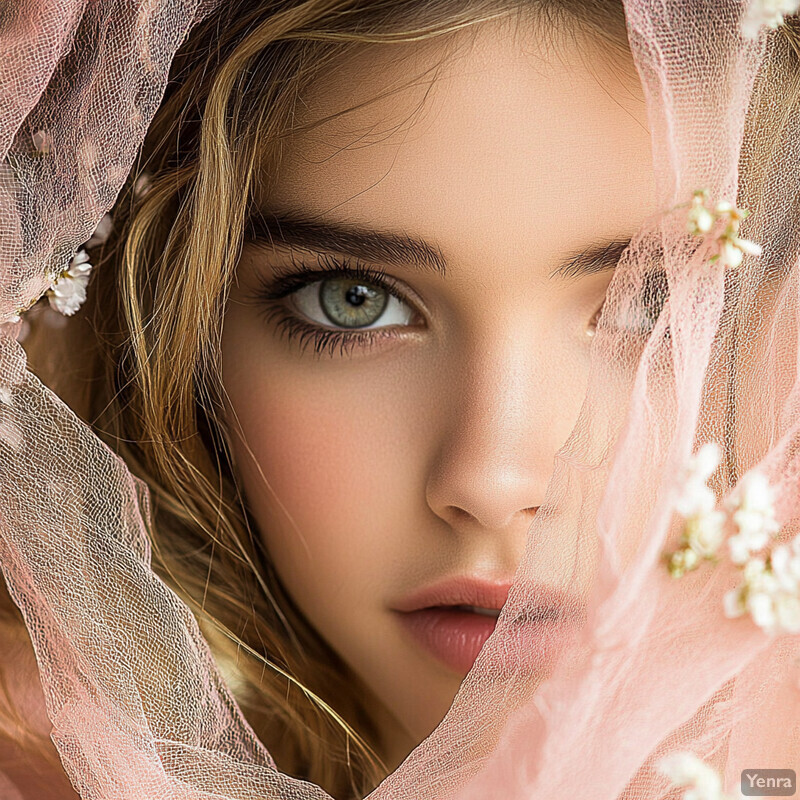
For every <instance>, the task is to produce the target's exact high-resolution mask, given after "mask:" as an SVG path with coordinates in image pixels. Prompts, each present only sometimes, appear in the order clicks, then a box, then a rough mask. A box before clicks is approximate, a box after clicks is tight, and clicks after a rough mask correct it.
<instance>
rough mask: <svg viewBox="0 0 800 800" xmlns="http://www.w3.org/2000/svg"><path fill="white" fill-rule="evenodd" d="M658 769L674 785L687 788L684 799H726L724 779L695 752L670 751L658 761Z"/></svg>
mask: <svg viewBox="0 0 800 800" xmlns="http://www.w3.org/2000/svg"><path fill="white" fill-rule="evenodd" d="M658 769H659V771H660V772H661V773H662V774H663V775H666V777H667V778H669V779H670V781H672V783H673V785H675V786H678V787H680V788H686V789H687V791H686V792H684V794H683V797H684V800H724V797H725V795H723V793H722V779H721V778H720V776H719V775H718V774H717V772H716V771H715V770H714V769H712V768H711V767H709V766H708V764H706V763H705V762H704V761H702V760H701V759H699V758H698V757H697V756H696V755H695V754H694V753H689V752H685V751H681V752H676V753H670V754H669V755H668V756H664V757H663V758H662V759H661V760H660V761H659V762H658Z"/></svg>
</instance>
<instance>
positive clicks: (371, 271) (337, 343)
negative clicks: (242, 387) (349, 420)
mask: <svg viewBox="0 0 800 800" xmlns="http://www.w3.org/2000/svg"><path fill="white" fill-rule="evenodd" d="M314 261H315V266H310V265H309V264H308V263H306V262H305V261H298V260H296V259H295V257H294V255H292V257H291V264H292V269H291V271H289V272H287V273H286V274H283V275H279V276H277V277H274V278H267V277H266V276H263V275H261V276H260V277H259V285H258V288H257V289H256V298H257V300H258V301H259V302H260V303H262V304H263V313H264V315H265V317H266V319H267V321H268V322H274V323H275V324H276V326H277V328H278V331H279V332H280V333H281V334H282V335H283V336H285V337H286V338H287V339H288V340H290V341H293V340H294V341H297V342H298V344H299V346H300V349H301V352H305V351H306V349H308V347H309V346H313V349H314V352H315V353H316V354H317V355H323V354H327V355H330V356H335V355H336V354H337V353H338V354H339V355H341V356H344V355H349V354H351V353H352V351H353V348H355V347H365V348H367V349H369V348H371V347H373V346H374V345H375V344H377V343H378V342H379V341H381V340H383V341H386V340H390V339H396V338H397V337H398V335H399V334H398V330H397V328H396V327H394V328H393V327H391V326H386V327H383V328H369V329H364V330H357V329H353V330H339V329H337V328H324V327H322V326H319V325H316V324H315V323H312V322H306V321H305V320H304V319H302V318H301V317H299V316H298V315H297V314H295V313H292V312H291V311H290V310H289V309H288V308H287V307H286V306H285V305H282V304H281V303H280V301H281V300H283V299H284V298H286V297H288V296H289V295H291V294H292V293H294V292H296V291H297V290H298V289H302V288H303V287H305V286H308V285H309V284H312V283H316V282H317V281H320V280H324V279H325V278H335V277H345V278H351V279H353V280H359V281H363V282H364V283H368V284H370V285H372V286H377V287H379V288H380V289H383V290H384V291H386V292H388V293H389V294H391V295H393V296H394V297H396V298H397V299H398V300H400V301H402V302H403V303H405V304H406V305H408V306H410V307H411V308H414V310H415V311H416V309H415V307H414V304H413V303H412V302H411V301H410V300H409V299H408V297H407V296H406V295H405V294H404V293H403V292H401V291H400V290H399V289H398V288H397V285H396V284H395V283H394V281H393V280H392V279H391V278H389V277H388V276H387V275H386V273H385V272H384V271H383V270H381V269H375V268H373V267H369V266H367V265H366V264H364V263H363V262H362V261H359V260H358V259H357V258H348V257H340V256H334V255H331V254H329V253H317V254H315V255H314Z"/></svg>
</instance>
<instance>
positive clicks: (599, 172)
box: [265, 21, 655, 260]
mask: <svg viewBox="0 0 800 800" xmlns="http://www.w3.org/2000/svg"><path fill="white" fill-rule="evenodd" d="M617 58H619V57H617ZM297 123H298V130H297V132H296V133H294V134H292V135H291V136H289V137H288V138H287V140H286V142H285V149H284V158H283V161H282V163H281V167H280V170H279V174H278V179H277V181H276V182H275V185H274V188H273V189H272V190H271V193H270V195H269V197H268V198H266V202H265V206H266V208H267V209H268V210H270V211H275V212H276V213H280V212H285V211H293V212H299V213H301V214H305V215H309V214H310V215H312V216H313V215H320V216H321V217H324V218H325V219H326V220H336V221H349V222H358V223H363V224H368V225H374V226H376V227H380V228H383V229H389V230H397V229H403V230H406V231H413V232H414V233H415V234H417V235H420V236H422V237H425V238H427V239H430V240H431V241H434V242H437V243H438V244H439V246H440V247H441V250H442V252H443V253H444V254H445V256H446V257H447V258H448V260H458V259H467V260H469V259H480V258H483V257H489V255H490V254H491V258H492V259H494V260H497V259H498V257H499V256H500V255H502V256H504V257H505V256H507V257H508V258H511V259H513V258H515V257H517V256H519V255H520V254H523V253H525V254H528V256H529V255H530V253H531V252H539V253H542V254H543V255H547V256H549V255H555V253H556V252H557V251H559V250H563V249H570V248H574V246H575V245H576V243H577V244H580V243H581V242H585V241H586V240H591V239H593V238H597V237H598V235H599V234H601V233H602V234H609V235H612V234H621V235H622V234H627V235H628V236H629V235H631V233H633V231H635V229H636V227H637V224H638V223H639V222H640V221H641V220H642V219H643V218H644V217H645V216H646V215H647V214H649V213H650V212H651V211H652V210H653V209H654V202H655V201H654V183H653V176H652V163H651V150H650V147H651V143H650V135H649V132H648V128H647V119H646V113H645V106H644V99H643V95H642V91H641V87H640V84H639V82H638V80H637V79H636V78H635V73H634V71H633V67H632V64H630V63H620V62H619V61H617V62H614V61H613V60H612V58H611V56H610V55H609V54H608V53H607V52H604V51H602V50H601V49H600V46H599V45H598V44H596V43H592V41H591V40H589V39H581V38H579V37H578V36H577V35H576V36H575V37H573V38H570V37H563V42H561V43H560V44H557V43H555V42H553V41H551V40H549V39H548V40H545V39H544V38H543V37H542V36H541V35H537V33H536V32H535V31H534V30H533V29H531V30H526V29H513V30H512V28H511V27H510V26H509V25H507V24H504V21H491V22H487V23H482V24H480V25H479V26H477V28H476V29H472V30H470V31H469V32H468V33H466V34H465V33H464V32H461V33H460V34H455V35H450V36H448V37H447V38H444V37H442V38H440V39H438V40H429V41H427V42H421V43H402V44H380V45H365V46H363V47H362V48H361V49H360V50H358V51H356V52H353V53H350V54H349V55H348V56H347V58H346V59H343V60H342V61H341V63H339V64H338V65H337V66H336V68H335V69H331V70H328V71H327V72H326V74H325V76H323V77H321V78H320V79H319V80H317V81H316V82H315V83H314V84H313V85H312V86H311V87H310V89H309V90H308V91H307V93H306V95H305V96H304V97H303V102H302V113H301V114H300V115H299V117H298V119H297ZM532 248H533V249H532Z"/></svg>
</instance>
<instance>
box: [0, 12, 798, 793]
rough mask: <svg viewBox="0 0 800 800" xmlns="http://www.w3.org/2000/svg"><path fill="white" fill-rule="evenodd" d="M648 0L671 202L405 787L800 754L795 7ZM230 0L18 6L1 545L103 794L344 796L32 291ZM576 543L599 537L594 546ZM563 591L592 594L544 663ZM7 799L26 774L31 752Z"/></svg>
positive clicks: (689, 783)
mask: <svg viewBox="0 0 800 800" xmlns="http://www.w3.org/2000/svg"><path fill="white" fill-rule="evenodd" d="M624 5H625V10H626V16H627V21H628V32H629V38H630V42H631V47H632V50H633V54H634V58H635V61H636V64H637V67H638V70H639V74H640V77H641V79H642V82H643V84H644V87H645V90H646V94H647V99H648V107H649V117H650V128H651V131H652V135H653V158H654V162H655V167H656V174H657V176H658V181H659V183H658V190H659V203H660V207H661V209H662V213H659V214H658V215H656V216H654V217H652V218H650V219H648V220H646V221H645V224H644V225H643V226H642V229H641V230H640V232H639V233H638V234H637V236H636V237H635V239H634V241H633V243H632V245H631V247H630V248H628V250H627V251H626V252H625V254H624V255H623V257H622V259H621V261H620V263H619V264H618V266H617V270H616V273H615V275H614V279H613V281H612V284H611V287H610V289H609V295H608V299H607V303H606V306H605V310H604V312H603V315H602V317H601V320H600V324H599V326H598V331H597V334H596V336H595V339H594V342H593V345H592V361H591V373H590V379H589V388H588V391H587V395H586V398H585V400H584V403H583V406H582V409H581V412H580V416H579V419H578V421H577V423H576V425H575V427H574V429H573V431H572V434H571V435H570V437H569V440H568V441H567V442H566V443H565V444H564V445H563V447H562V448H561V450H560V451H559V453H558V456H557V458H556V464H555V470H554V474H553V476H552V479H551V481H550V485H549V487H548V491H547V495H546V498H545V502H544V504H543V506H542V507H541V508H540V509H539V512H538V513H537V515H536V517H535V520H534V522H533V523H532V525H531V527H530V531H529V535H528V544H527V549H526V553H525V556H524V558H523V561H522V563H521V564H520V566H519V569H518V571H517V575H516V579H515V584H514V587H513V589H512V592H511V595H510V597H509V601H508V603H507V605H506V607H505V608H504V610H503V613H502V614H501V617H500V619H499V621H498V625H497V629H496V631H495V633H494V634H493V635H492V637H491V638H490V639H489V641H488V642H487V644H486V646H485V647H484V648H483V650H482V651H481V654H480V656H479V658H478V660H477V662H476V663H475V666H474V667H473V669H472V670H471V671H470V673H469V675H468V676H467V677H466V679H465V680H464V682H463V684H462V686H461V689H460V690H459V693H458V695H457V696H456V698H455V701H454V703H453V705H452V708H451V709H450V711H449V712H448V714H447V715H446V717H445V718H444V720H443V721H442V722H441V724H440V725H439V726H438V727H437V729H436V730H435V731H434V732H433V733H432V734H431V735H430V736H429V737H428V738H427V739H426V740H425V741H424V742H422V743H421V744H420V745H419V746H418V747H417V748H416V749H415V750H414V751H413V752H412V753H411V754H410V756H409V757H408V758H407V759H406V761H405V762H404V763H403V764H401V765H400V766H399V767H398V769H397V770H396V771H395V772H394V773H392V774H391V775H390V776H389V777H388V778H387V779H386V780H385V781H384V782H383V783H382V784H381V785H380V786H379V787H378V788H377V789H375V791H374V792H373V793H372V794H371V795H370V797H371V798H375V800H378V798H400V797H403V798H406V797H408V798H410V797H413V798H415V799H416V800H422V799H423V798H430V799H431V800H433V798H436V800H444V799H445V798H458V800H468V799H470V800H472V798H475V799H476V800H477V798H495V797H496V798H504V800H513V799H514V798H537V800H538V799H539V798H541V799H542V800H544V798H555V797H591V798H597V800H613V799H614V798H625V799H626V800H645V798H646V799H647V800H655V799H656V798H668V797H669V798H675V797H681V796H683V792H684V791H687V787H688V789H692V787H695V790H696V791H697V792H700V791H701V790H702V791H704V792H706V793H705V794H700V793H698V794H695V795H693V796H694V797H696V798H700V797H709V798H711V797H718V798H722V797H723V793H722V792H723V789H724V791H725V792H726V795H725V796H732V795H734V794H735V791H736V789H737V787H738V786H739V781H740V776H741V773H742V771H743V770H748V769H758V770H765V769H795V770H796V769H797V768H798V767H799V766H800V636H798V633H800V605H798V603H800V600H798V599H797V594H798V592H800V545H796V544H793V541H794V537H795V536H796V535H797V534H798V532H799V526H798V517H799V516H800V379H799V377H800V376H798V363H799V361H798V354H800V339H799V338H798V336H799V335H800V308H798V302H799V301H800V275H798V242H797V240H798V232H800V226H798V220H797V214H798V212H797V208H798V182H800V169H799V168H798V167H800V160H799V159H798V144H797V142H799V141H800V120H797V119H793V118H791V117H790V116H787V117H786V119H785V120H784V122H783V127H782V128H781V129H780V132H779V134H778V135H777V136H776V137H775V138H774V140H772V141H769V142H765V141H763V137H764V136H766V134H765V133H764V131H765V127H764V126H762V125H761V124H760V122H761V121H762V120H763V119H765V115H766V114H767V113H771V114H778V116H780V114H779V111H780V109H781V105H782V103H783V102H784V101H785V99H786V93H787V92H788V88H787V82H786V80H785V79H783V78H781V77H780V74H779V69H778V65H779V64H780V63H781V62H782V61H783V60H785V59H786V56H787V52H786V51H787V49H788V45H787V43H786V42H785V40H783V39H782V38H781V37H779V36H778V35H777V32H776V30H775V29H774V26H775V25H777V24H779V23H780V22H783V20H782V18H780V14H779V11H780V9H781V8H783V9H784V12H785V13H788V12H789V11H791V10H792V9H791V8H790V6H791V5H792V4H791V3H783V4H781V3H775V2H767V1H766V0H754V2H744V3H743V2H739V1H738V0H625V3H624ZM211 10H212V8H211V5H210V4H208V3H203V2H197V0H155V1H154V2H139V3H129V4H123V3H116V2H112V1H111V0H23V1H22V2H18V3H16V4H15V5H13V6H8V7H6V9H4V10H3V11H2V12H0V52H2V60H0V156H2V159H3V160H2V162H0V322H1V323H2V325H1V326H0V332H1V333H2V335H0V483H1V484H2V491H1V492H0V565H1V566H2V570H3V575H4V577H5V580H6V582H7V585H8V588H9V591H10V593H11V596H12V598H13V599H14V601H15V602H16V604H17V605H18V606H19V608H20V609H21V611H22V613H23V616H24V618H25V621H26V624H27V627H28V631H29V633H30V636H31V640H32V642H33V645H34V649H35V653H36V658H37V662H38V665H39V670H40V677H41V682H42V686H43V689H44V694H45V699H46V703H47V713H48V716H49V718H50V720H51V721H52V726H53V731H52V738H53V741H54V742H55V744H56V747H57V749H58V751H59V754H60V756H61V759H62V762H63V765H64V769H65V770H66V772H67V774H68V775H69V777H70V779H71V780H72V782H73V784H74V785H75V787H76V788H77V789H78V791H79V792H80V794H81V796H82V797H83V798H85V799H86V800H89V799H91V800H100V799H101V798H102V799H103V800H112V799H113V800H122V799H123V798H131V799H133V798H137V800H138V799H139V798H148V799H149V800H156V799H158V800H163V799H165V798H187V799H188V798H192V800H200V798H209V799H210V798H216V799H219V798H253V799H255V798H281V799H282V800H290V799H291V800H308V799H309V798H315V797H316V798H324V797H327V795H326V793H325V792H323V791H322V790H321V789H320V788H319V787H316V786H314V785H312V784H309V783H306V782H303V781H300V780H297V779H295V778H292V777H290V776H287V775H284V774H282V773H281V772H280V771H279V770H278V769H277V768H276V766H275V763H274V762H273V760H272V758H271V756H270V755H269V753H268V752H267V751H266V749H265V748H264V746H263V745H262V744H261V742H259V740H258V739H257V737H256V736H255V734H254V733H253V731H252V730H251V728H250V726H249V725H248V724H247V722H246V720H245V719H244V717H243V715H242V713H241V712H240V710H239V709H238V707H237V705H236V703H235V701H234V700H233V698H232V696H231V694H230V693H229V691H228V689H227V688H226V686H225V684H224V682H223V680H222V678H221V675H220V672H219V670H218V669H217V667H216V665H215V664H214V661H213V659H212V657H211V655H210V652H209V649H208V647H207V645H206V643H205V642H204V640H203V638H202V636H201V634H200V632H199V630H198V626H197V624H196V622H195V620H194V618H193V617H192V615H191V613H190V612H189V610H188V609H187V608H186V606H185V605H184V604H183V603H182V602H181V601H180V600H179V599H178V598H177V597H176V596H175V594H174V593H173V592H172V591H171V590H169V589H168V588H167V587H166V586H165V585H164V584H163V583H162V582H161V581H160V580H159V579H158V578H157V577H156V575H155V574H154V573H153V571H152V570H151V568H150V550H149V545H148V535H147V531H148V526H150V525H151V520H150V516H149V510H148V492H147V488H146V486H145V485H144V484H143V483H142V482H141V481H139V480H138V479H136V478H134V477H133V476H132V475H131V474H130V472H129V471H128V469H127V467H126V466H125V464H124V463H123V462H122V461H121V460H120V459H119V458H118V457H117V456H115V455H114V454H113V453H112V452H111V451H110V450H109V449H108V448H107V447H106V446H105V445H103V444H102V443H101V442H100V440H99V439H98V438H97V437H96V436H95V435H94V433H93V432H92V431H91V430H90V429H89V428H88V427H87V426H86V425H85V424H83V423H82V422H81V421H80V420H78V419H77V417H76V416H75V415H74V414H73V413H72V411H71V410H70V409H69V408H68V407H67V406H66V405H65V404H64V403H63V402H62V401H61V400H60V399H59V398H58V397H57V396H55V395H54V394H53V393H52V392H51V391H50V390H49V389H47V388H46V387H44V386H43V385H42V384H41V383H40V382H39V381H38V380H37V379H36V378H35V377H34V376H33V375H32V374H31V372H30V371H29V370H28V369H27V366H26V358H25V354H24V351H23V349H22V347H21V346H20V344H19V343H18V342H17V341H16V339H17V336H18V333H19V328H20V325H21V324H22V323H21V322H20V321H19V320H18V314H19V313H20V312H23V310H24V309H25V308H27V307H28V306H30V305H31V304H32V303H33V302H34V301H35V300H36V299H37V298H39V297H40V296H41V295H42V294H43V293H44V292H45V291H46V290H48V287H50V286H51V284H53V283H54V282H57V281H59V280H62V279H63V271H64V270H65V269H66V268H67V265H68V264H69V263H70V259H71V258H72V257H73V256H74V254H75V251H76V249H77V248H78V247H79V246H80V244H81V243H83V242H85V241H86V240H87V239H88V238H89V237H90V235H91V234H92V232H93V230H94V229H95V227H96V226H97V224H98V222H99V221H100V219H101V218H102V216H103V215H104V214H105V213H106V211H107V210H108V209H109V208H110V207H111V205H112V204H113V202H114V199H115V197H116V196H117V193H118V192H119V190H120V188H121V186H122V183H123V181H124V180H125V178H126V176H127V174H128V172H129V170H130V167H131V165H132V163H133V160H134V157H135V153H136V150H137V148H138V146H139V144H140V143H141V141H142V139H143V137H144V133H145V131H146V129H147V126H148V124H149V121H150V119H151V118H152V115H153V113H154V112H155V109H156V107H157V105H158V103H159V101H160V99H161V97H162V94H163V91H164V88H165V84H166V80H167V73H168V69H169V65H170V62H171V60H172V57H173V55H174V53H175V51H176V49H177V48H178V46H179V45H180V44H181V42H182V41H183V40H184V38H185V36H186V34H187V32H188V31H189V30H190V28H191V27H192V26H193V25H194V24H195V23H196V22H197V21H198V20H199V19H200V18H201V17H203V16H204V15H205V14H206V13H208V12H209V11H211ZM794 10H796V9H794ZM759 14H763V15H764V16H763V18H760V17H759ZM759 22H762V23H765V24H762V25H759V24H758V23H759ZM756 158H757V159H761V160H762V161H763V165H762V166H763V171H762V172H760V173H759V174H760V175H763V180H764V181H765V185H766V187H767V188H768V191H767V192H766V193H765V194H764V196H765V197H766V198H768V202H766V201H765V202H760V203H759V204H758V205H757V207H752V208H749V210H750V212H751V213H750V214H749V215H747V214H740V213H739V211H738V207H745V208H748V205H747V198H748V197H749V196H751V195H752V196H756V195H755V192H756V189H759V190H760V189H763V187H756V186H751V185H746V184H743V182H742V180H741V178H740V169H741V167H742V164H744V163H747V162H749V160H751V159H756ZM620 191H624V185H623V184H622V183H621V185H620ZM726 203H727V205H726ZM745 237H746V238H745ZM754 243H757V245H758V246H756V244H754ZM59 276H61V277H59ZM653 280H655V281H656V282H658V281H660V284H658V283H656V285H660V286H661V288H662V291H667V290H668V298H667V301H666V303H665V304H664V307H663V310H662V311H661V314H660V316H659V318H658V322H657V324H656V327H655V329H654V330H653V332H652V333H651V334H650V335H649V337H647V338H643V337H642V335H641V333H637V332H636V328H635V326H630V325H628V324H626V323H627V322H628V321H630V320H631V319H636V318H637V317H639V316H641V314H642V313H643V312H644V308H645V305H646V303H647V302H648V297H650V298H651V299H652V286H651V284H652V281H653ZM648 286H651V290H650V294H648V288H647V287H648ZM89 291H91V286H90V287H89ZM22 315H23V318H24V312H23V313H22ZM709 443H710V444H709ZM714 444H716V446H717V448H718V449H717V450H714ZM704 445H706V446H705V447H704ZM718 462H719V463H720V467H719V468H718V469H717V463H718ZM576 532H577V536H576ZM558 541H562V542H564V541H567V542H575V552H574V558H573V559H572V560H570V561H569V563H565V562H564V561H563V559H562V560H558V559H556V558H555V557H554V556H553V552H555V551H551V550H549V549H548V548H549V545H552V543H553V542H558ZM563 549H564V548H563V546H562V548H561V552H563ZM665 553H666V554H667V555H666V556H665ZM684 573H685V574H684ZM543 576H545V577H544V578H543ZM546 584H560V585H567V584H572V585H575V586H577V587H579V588H580V592H579V593H578V594H579V596H580V599H579V600H576V602H575V606H574V608H573V609H572V610H573V611H574V614H573V618H574V621H575V626H574V636H573V637H572V638H571V640H570V642H569V645H568V646H566V647H563V648H555V649H554V650H553V651H550V656H549V657H550V658H551V660H552V663H551V664H549V667H550V669H549V670H548V671H549V672H550V674H549V677H548V679H547V680H545V681H543V682H541V683H537V679H535V678H534V677H533V675H534V674H538V673H534V672H532V670H531V665H532V664H535V663H536V661H537V659H541V658H544V656H542V655H541V653H542V652H543V651H542V648H541V647H540V644H541V642H542V641H543V637H544V638H545V639H546V637H547V636H548V635H549V628H548V625H547V623H546V621H542V620H541V619H540V617H541V609H542V607H543V606H544V605H545V603H546V600H547V593H546V589H545V586H546ZM537 619H538V621H537ZM531 621H533V624H532V626H531V624H529V623H530V622H531ZM689 754H691V755H689ZM698 787H699V788H698ZM0 792H2V793H3V794H2V796H3V798H9V800H15V798H18V797H21V795H19V794H18V793H17V792H16V790H15V789H14V788H13V787H12V786H11V785H10V782H7V785H4V784H3V776H2V775H0ZM714 792H716V794H714Z"/></svg>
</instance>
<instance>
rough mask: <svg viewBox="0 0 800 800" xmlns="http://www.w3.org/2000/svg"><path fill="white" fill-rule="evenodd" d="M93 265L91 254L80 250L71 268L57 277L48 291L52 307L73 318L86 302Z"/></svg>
mask: <svg viewBox="0 0 800 800" xmlns="http://www.w3.org/2000/svg"><path fill="white" fill-rule="evenodd" d="M91 271H92V265H91V264H90V263H89V254H88V253H87V252H86V251H85V250H79V251H78V253H77V255H76V256H75V257H74V258H73V259H72V261H70V262H69V266H68V267H67V268H66V269H65V270H64V271H63V272H62V273H61V274H60V275H58V276H57V277H56V279H55V280H54V281H53V282H52V283H51V284H50V288H49V289H48V290H47V299H48V300H49V301H50V305H51V306H52V307H53V308H54V309H55V310H56V311H58V312H60V313H61V314H64V316H66V317H71V316H72V315H73V314H74V313H75V312H76V311H77V310H78V309H79V308H80V307H81V305H82V304H83V301H84V300H86V284H87V283H88V282H89V273H90V272H91Z"/></svg>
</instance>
